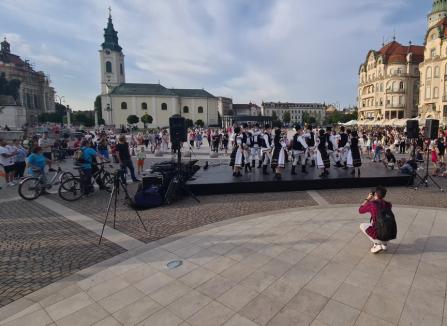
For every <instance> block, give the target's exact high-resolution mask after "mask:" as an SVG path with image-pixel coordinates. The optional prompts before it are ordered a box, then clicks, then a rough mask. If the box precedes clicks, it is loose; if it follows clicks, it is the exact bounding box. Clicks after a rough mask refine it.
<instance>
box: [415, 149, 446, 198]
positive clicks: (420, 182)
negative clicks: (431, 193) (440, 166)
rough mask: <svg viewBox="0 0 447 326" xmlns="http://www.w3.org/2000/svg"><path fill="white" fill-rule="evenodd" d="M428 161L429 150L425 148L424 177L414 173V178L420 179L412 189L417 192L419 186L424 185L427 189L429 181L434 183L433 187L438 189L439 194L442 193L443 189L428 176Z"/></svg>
mask: <svg viewBox="0 0 447 326" xmlns="http://www.w3.org/2000/svg"><path fill="white" fill-rule="evenodd" d="M429 159H430V149H429V148H427V161H426V166H425V175H424V176H423V177H421V176H420V175H419V174H417V172H416V173H415V174H416V176H418V177H419V179H421V180H420V181H419V183H418V184H417V186H416V187H414V189H415V190H418V188H419V187H420V186H421V185H425V187H428V180H431V182H433V183H434V185H435V186H436V187H438V188H439V190H440V191H441V192H444V189H443V188H442V187H441V186H440V185H439V184H438V183H437V182H436V181H435V180H434V179H433V178H432V176H431V175H430V173H429V172H428V166H429Z"/></svg>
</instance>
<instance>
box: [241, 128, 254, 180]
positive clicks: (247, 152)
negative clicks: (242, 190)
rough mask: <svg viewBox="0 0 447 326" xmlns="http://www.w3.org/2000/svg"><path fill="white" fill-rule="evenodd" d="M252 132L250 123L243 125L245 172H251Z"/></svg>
mask: <svg viewBox="0 0 447 326" xmlns="http://www.w3.org/2000/svg"><path fill="white" fill-rule="evenodd" d="M251 140H252V139H251V133H250V131H249V130H248V125H247V124H246V123H244V124H243V125H242V149H243V150H244V161H245V173H248V172H249V171H250V172H251V165H250V156H251Z"/></svg>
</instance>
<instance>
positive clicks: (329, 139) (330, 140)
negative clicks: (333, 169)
mask: <svg viewBox="0 0 447 326" xmlns="http://www.w3.org/2000/svg"><path fill="white" fill-rule="evenodd" d="M325 136H326V144H327V154H328V155H329V159H330V158H332V160H333V161H334V163H336V162H337V157H336V151H335V146H334V142H335V137H334V136H333V135H332V128H331V127H327V128H326V134H325Z"/></svg>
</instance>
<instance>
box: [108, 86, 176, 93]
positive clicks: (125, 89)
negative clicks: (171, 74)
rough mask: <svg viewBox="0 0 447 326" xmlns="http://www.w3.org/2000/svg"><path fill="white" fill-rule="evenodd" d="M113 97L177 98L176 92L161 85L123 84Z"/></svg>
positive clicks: (118, 87) (114, 90) (115, 89)
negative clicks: (154, 96)
mask: <svg viewBox="0 0 447 326" xmlns="http://www.w3.org/2000/svg"><path fill="white" fill-rule="evenodd" d="M111 94H112V95H158V96H176V95H177V94H175V93H174V92H172V91H171V90H169V89H167V88H166V87H164V86H162V85H160V84H134V83H123V84H121V85H119V86H117V87H115V88H114V89H113V91H112V92H111Z"/></svg>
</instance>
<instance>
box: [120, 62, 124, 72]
mask: <svg viewBox="0 0 447 326" xmlns="http://www.w3.org/2000/svg"><path fill="white" fill-rule="evenodd" d="M120 74H121V75H124V68H123V64H122V63H120Z"/></svg>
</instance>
